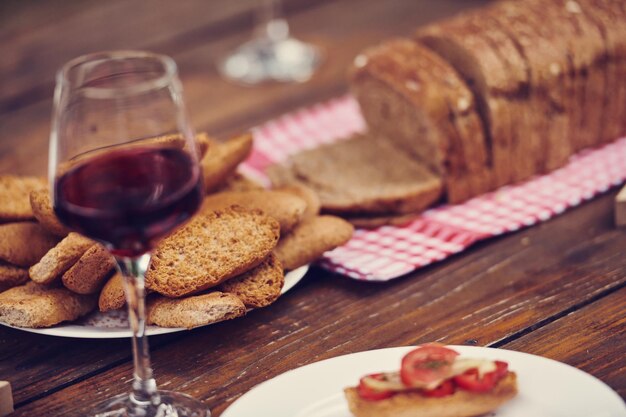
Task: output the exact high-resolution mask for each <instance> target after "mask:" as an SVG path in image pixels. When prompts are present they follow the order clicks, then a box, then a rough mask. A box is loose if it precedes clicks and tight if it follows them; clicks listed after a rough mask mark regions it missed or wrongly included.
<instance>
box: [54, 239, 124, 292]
mask: <svg viewBox="0 0 626 417" xmlns="http://www.w3.org/2000/svg"><path fill="white" fill-rule="evenodd" d="M113 268H115V258H113V256H112V255H111V254H110V253H109V251H108V250H106V249H105V247H104V246H102V245H101V244H99V243H97V244H95V245H93V246H91V247H90V248H89V249H88V250H87V251H86V252H85V253H84V254H83V255H82V256H81V257H80V259H78V262H76V263H75V264H74V265H73V266H72V267H71V268H70V269H68V270H67V271H66V272H65V273H64V274H63V277H62V278H61V280H62V281H63V285H65V287H66V288H67V289H69V290H72V291H74V292H75V293H78V294H95V293H97V292H99V291H100V289H101V288H102V286H103V285H104V284H105V282H106V279H107V278H108V277H109V276H110V275H111V271H112V270H113Z"/></svg>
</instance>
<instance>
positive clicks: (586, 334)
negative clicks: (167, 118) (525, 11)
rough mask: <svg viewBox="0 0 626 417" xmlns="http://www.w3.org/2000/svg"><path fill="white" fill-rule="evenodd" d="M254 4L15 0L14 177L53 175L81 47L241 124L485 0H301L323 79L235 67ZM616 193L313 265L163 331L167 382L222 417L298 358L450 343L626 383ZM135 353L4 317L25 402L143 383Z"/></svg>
mask: <svg viewBox="0 0 626 417" xmlns="http://www.w3.org/2000/svg"><path fill="white" fill-rule="evenodd" d="M256 3H257V2H256V1H253V0H239V1H226V0H222V1H207V0H186V1H184V2H171V1H169V0H152V1H150V2H147V1H146V2H140V1H135V2H129V1H127V0H108V1H106V2H102V1H98V0H80V1H79V0H69V1H62V0H49V1H46V2H38V1H34V0H22V1H19V0H4V1H3V2H0V45H2V54H1V56H2V59H0V86H1V88H0V173H15V174H45V172H46V166H47V149H48V148H47V143H48V133H49V126H50V112H51V97H52V89H53V79H54V72H55V70H56V69H57V68H58V67H59V66H60V65H61V64H62V63H63V62H65V61H66V60H67V59H69V58H72V57H74V56H77V55H80V54H83V53H87V52H92V51H96V50H102V49H121V48H126V49H129V48H143V49H149V50H153V51H156V52H162V53H167V54H170V55H172V56H173V57H174V58H175V59H176V60H177V62H178V64H179V67H180V71H181V74H182V78H183V83H184V87H185V90H186V96H187V102H188V105H189V108H190V111H191V115H192V118H193V122H194V124H195V127H196V128H197V129H198V130H206V131H208V132H210V133H212V134H215V135H218V136H221V137H226V136H227V135H229V134H231V133H234V132H236V131H241V130H244V129H247V128H249V127H251V126H254V125H256V124H258V123H260V122H262V121H265V120H268V119H270V118H272V117H274V116H277V115H279V114H281V113H284V112H287V111H289V110H293V109H295V108H297V107H299V106H303V105H307V104H312V103H315V102H317V101H320V100H324V99H328V98H331V97H334V96H337V95H340V94H343V93H345V92H346V91H347V85H346V81H345V69H346V67H347V65H348V63H349V62H350V61H351V60H352V59H353V57H354V56H355V55H356V54H357V53H358V52H359V51H360V50H361V49H362V48H364V47H365V46H367V45H370V44H373V43H375V42H377V41H379V40H381V39H384V38H388V37H390V36H394V35H401V34H407V33H409V32H410V30H411V29H412V28H414V27H416V26H417V25H420V24H423V23H424V22H427V21H430V20H433V19H436V18H438V17H441V16H445V15H449V14H451V13H453V12H455V11H456V10H459V9H461V8H464V7H470V6H474V5H479V4H480V3H481V2H480V1H475V2H469V1H467V0H446V1H441V0H428V1H426V0H421V1H414V0H386V1H378V0H360V1H357V0H336V1H328V0H325V1H321V0H318V1H312V0H285V9H286V11H287V15H288V17H289V19H290V22H291V24H292V25H293V28H294V32H295V33H296V35H298V36H300V37H301V38H305V39H308V40H312V41H314V42H316V43H317V44H319V45H320V46H322V47H323V48H324V49H325V64H324V66H323V67H322V68H321V70H320V71H319V73H318V74H317V75H316V76H315V78H314V79H313V80H312V81H310V82H309V83H305V84H301V85H266V86H263V87H258V88H242V87H238V86H236V85H233V84H229V83H228V82H225V81H223V80H222V79H220V77H219V76H218V74H217V73H216V70H215V63H216V61H217V60H218V59H219V57H220V56H223V55H224V54H225V53H226V52H227V51H229V50H230V49H232V48H233V47H235V46H236V45H238V44H240V43H241V42H243V41H245V40H247V39H248V38H249V36H250V31H251V28H252V24H253V21H254V13H253V10H254V6H255V5H256ZM614 195H615V191H613V192H609V193H608V194H607V195H605V196H602V197H600V198H597V199H595V200H594V201H592V202H589V203H586V204H584V205H582V206H581V207H579V208H576V209H574V210H571V211H570V212H568V213H566V214H564V215H562V216H559V217H558V218H556V219H554V220H551V221H549V222H546V223H544V224H541V225H539V226H535V227H533V228H530V229H527V230H523V231H521V232H517V233H514V234H510V235H508V236H505V237H501V238H497V239H492V240H489V241H487V242H484V243H481V244H478V245H475V246H474V247H473V248H471V249H470V250H469V251H467V252H465V253H463V254H461V255H458V256H455V257H453V258H452V259H449V260H447V261H445V262H441V263H438V264H436V265H433V266H430V267H427V268H423V269H421V270H419V271H416V272H415V273H412V274H410V275H409V276H407V277H404V278H401V279H397V280H394V281H392V282H389V283H385V284H373V283H363V282H357V281H353V280H350V279H346V278H344V277H341V276H337V275H332V274H330V273H328V272H325V271H323V270H319V269H312V270H311V272H310V273H309V274H308V276H307V277H306V278H305V279H304V280H303V281H302V282H301V283H300V284H299V285H298V286H297V287H296V288H294V289H293V290H292V291H291V292H289V293H288V294H287V295H286V296H285V297H283V298H281V299H280V300H279V301H278V302H276V303H275V304H274V305H272V306H270V307H268V308H265V309H260V310H256V311H253V312H251V313H249V314H248V315H247V317H245V318H242V319H237V320H233V321H229V322H224V323H220V324H216V325H212V326H208V327H204V328H200V329H196V330H193V331H188V332H183V333H176V334H171V335H165V336H159V337H154V338H152V339H151V348H152V354H153V365H154V369H155V373H156V377H157V380H158V382H159V383H160V385H161V386H162V387H166V388H167V389H173V390H180V391H183V392H185V393H188V394H190V395H192V396H194V397H196V398H198V399H201V400H202V401H204V402H205V403H206V404H207V405H208V406H209V407H210V408H211V409H212V410H213V411H214V414H215V415H216V416H217V415H219V414H220V413H221V412H222V411H223V410H224V409H225V408H226V407H227V406H228V405H229V404H230V403H232V402H233V401H234V400H236V399H237V398H238V397H239V396H240V395H242V394H243V393H244V392H246V391H247V390H249V389H250V388H251V387H253V386H254V385H256V384H258V383H260V382H262V381H265V380H267V379H269V378H272V377H274V376H276V375H278V374H280V373H282V372H284V371H287V370H289V369H294V368H296V367H298V366H301V365H304V364H308V363H311V362H315V361H319V360H321V359H326V358H330V357H334V356H338V355H343V354H347V353H351V352H357V351H362V350H368V349H376V348H383V347H390V346H404V345H412V344H418V343H422V342H426V341H440V342H443V343H451V344H471V345H480V346H492V347H501V348H506V349H513V350H519V351H523V352H529V353H533V354H537V355H542V356H545V357H548V358H553V359H556V360H559V361H562V362H565V363H568V364H570V365H573V366H575V367H578V368H580V369H582V370H584V371H586V372H589V373H590V374H592V375H594V376H596V377H598V378H600V379H601V380H603V381H604V382H606V383H607V384H609V385H610V386H611V387H612V388H614V389H615V390H616V391H617V392H618V393H619V394H620V395H621V396H622V397H626V361H624V356H625V354H626V315H625V314H624V312H625V311H626V288H625V286H626V233H625V232H624V230H621V231H620V230H617V229H615V228H614V226H613V220H612V201H613V198H614ZM130 355H131V350H130V344H129V342H128V340H81V339H64V338H56V337H47V336H41V335H36V334H30V333H26V332H23V331H18V330H12V329H8V328H5V327H0V380H9V381H11V383H12V385H13V391H14V398H15V402H16V405H17V412H16V413H15V415H16V416H39V415H46V416H57V415H63V416H73V415H85V414H86V413H87V412H88V411H89V410H90V408H91V406H92V405H93V404H94V403H95V402H97V401H99V400H103V399H105V398H108V397H110V396H112V395H114V394H118V393H122V392H125V391H127V390H128V389H129V382H130V380H131V372H132V362H131V356H130Z"/></svg>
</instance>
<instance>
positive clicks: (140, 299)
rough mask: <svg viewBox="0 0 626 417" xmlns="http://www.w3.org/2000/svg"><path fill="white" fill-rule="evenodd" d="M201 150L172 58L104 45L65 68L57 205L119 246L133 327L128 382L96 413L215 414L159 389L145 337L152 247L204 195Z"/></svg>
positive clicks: (56, 147)
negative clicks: (123, 391)
mask: <svg viewBox="0 0 626 417" xmlns="http://www.w3.org/2000/svg"><path fill="white" fill-rule="evenodd" d="M198 153H199V151H198V147H197V144H196V142H195V140H194V133H193V130H192V128H191V126H190V124H189V121H188V117H187V114H186V111H185V106H184V103H183V94H182V88H181V84H180V81H179V79H178V74H177V69H176V64H175V63H174V61H173V60H172V59H171V58H169V57H166V56H162V55H157V54H152V53H147V52H135V51H119V52H109V53H98V54H91V55H86V56H83V57H79V58H76V59H74V60H72V61H70V62H68V63H67V64H65V65H64V66H63V67H62V68H61V70H60V71H59V73H58V75H57V86H56V90H55V96H54V111H53V126H52V132H51V137H50V164H49V178H50V180H51V185H52V190H53V192H52V200H53V206H54V211H55V213H56V215H57V216H58V218H59V219H60V221H61V222H62V223H63V224H65V225H66V226H67V227H69V228H70V229H73V230H75V231H77V232H79V233H81V234H83V235H85V236H87V237H90V238H92V239H95V240H97V241H99V242H101V243H103V244H104V245H105V246H106V247H107V248H108V249H109V250H110V252H111V253H112V254H113V255H114V256H115V258H116V260H117V264H118V267H119V270H120V272H121V273H122V274H123V276H124V277H125V279H124V281H125V290H126V300H127V304H128V312H129V321H130V325H131V329H132V333H133V338H132V346H133V357H134V368H135V369H134V381H133V385H132V391H131V393H130V394H124V395H120V396H117V397H114V398H112V399H110V400H109V401H107V402H105V403H103V404H102V405H100V406H98V407H97V408H96V410H95V415H97V416H107V417H111V416H128V417H139V416H142V417H151V416H159V417H174V416H177V417H191V416H193V417H210V412H209V410H208V409H207V407H206V406H204V405H203V404H202V403H201V402H199V401H197V400H194V399H193V398H191V397H189V396H187V395H184V394H180V393H175V392H170V391H161V390H158V389H157V386H156V382H155V380H154V378H153V375H152V368H151V366H150V356H149V349H148V341H147V337H146V306H145V291H144V274H145V271H146V268H147V266H148V262H149V253H150V251H151V249H152V248H153V247H154V246H155V244H156V242H158V240H159V239H160V238H162V237H164V236H165V235H167V234H169V233H170V232H172V231H173V230H175V229H176V228H177V227H179V226H180V225H182V224H183V223H184V222H185V221H186V220H187V219H189V218H190V217H191V216H192V215H193V214H194V213H195V212H196V210H197V209H198V207H199V205H200V203H201V200H202V197H203V186H202V175H201V171H200V166H199V163H198V158H199V155H198Z"/></svg>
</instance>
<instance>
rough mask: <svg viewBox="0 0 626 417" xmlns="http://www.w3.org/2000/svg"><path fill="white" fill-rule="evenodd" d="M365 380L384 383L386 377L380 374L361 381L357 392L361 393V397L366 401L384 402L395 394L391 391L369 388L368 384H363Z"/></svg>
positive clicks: (368, 376)
mask: <svg viewBox="0 0 626 417" xmlns="http://www.w3.org/2000/svg"><path fill="white" fill-rule="evenodd" d="M365 378H373V379H378V380H379V381H384V380H385V376H384V374H382V373H379V374H371V375H366V376H364V377H363V378H361V379H360V381H359V385H358V386H357V388H356V390H357V392H358V393H359V396H360V397H361V398H363V399H364V400H370V401H379V400H384V399H385V398H389V397H391V396H393V395H394V394H395V393H394V392H393V391H390V390H377V389H374V388H371V387H369V386H368V385H367V384H365V383H364V382H363V380H364V379H365Z"/></svg>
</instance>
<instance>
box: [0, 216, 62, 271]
mask: <svg viewBox="0 0 626 417" xmlns="http://www.w3.org/2000/svg"><path fill="white" fill-rule="evenodd" d="M57 242H58V239H57V237H55V236H53V235H51V234H50V233H48V231H46V230H45V229H44V228H43V227H41V226H40V225H39V224H37V223H29V222H22V223H8V224H1V225H0V259H2V260H3V261H6V262H9V263H11V264H13V265H17V266H23V267H29V266H31V265H34V264H36V263H37V262H39V260H40V259H41V258H42V256H44V255H45V254H46V252H48V251H49V250H50V249H52V248H53V247H54V246H55V245H56V244H57Z"/></svg>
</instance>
